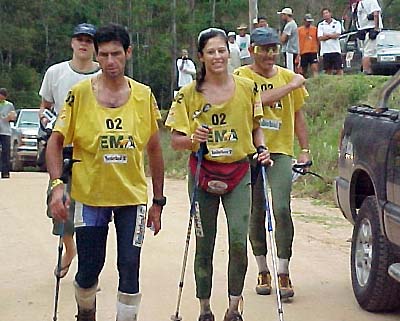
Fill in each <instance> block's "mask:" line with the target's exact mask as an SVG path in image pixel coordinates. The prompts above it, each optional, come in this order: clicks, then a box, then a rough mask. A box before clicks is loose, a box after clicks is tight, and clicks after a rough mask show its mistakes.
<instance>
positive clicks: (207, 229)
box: [188, 171, 251, 299]
mask: <svg viewBox="0 0 400 321" xmlns="http://www.w3.org/2000/svg"><path fill="white" fill-rule="evenodd" d="M189 172H190V171H189ZM188 184H189V188H188V190H189V197H190V195H191V194H192V190H193V186H194V185H193V184H194V177H193V175H191V174H190V173H189V181H188ZM220 201H222V205H223V207H224V210H225V215H226V220H227V224H228V237H229V263H228V295H234V296H239V295H241V294H242V290H243V286H244V279H245V276H246V272H247V235H248V224H249V216H250V210H251V187H250V171H249V172H248V173H247V174H246V175H245V176H244V177H243V179H242V180H241V181H240V183H239V184H238V185H237V186H236V187H235V189H234V190H233V191H231V192H229V193H227V194H225V195H222V196H219V195H215V194H211V193H208V192H206V191H204V190H202V189H201V188H199V193H198V202H199V208H200V217H201V223H202V225H203V231H204V237H196V255H195V261H194V273H195V279H196V296H197V298H199V299H209V298H210V296H211V287H212V276H213V255H214V245H215V237H216V233H217V215H218V208H219V203H220Z"/></svg>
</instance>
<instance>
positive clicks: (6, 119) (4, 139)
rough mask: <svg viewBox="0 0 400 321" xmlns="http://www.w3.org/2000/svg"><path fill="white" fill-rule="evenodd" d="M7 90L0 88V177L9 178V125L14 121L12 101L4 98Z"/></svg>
mask: <svg viewBox="0 0 400 321" xmlns="http://www.w3.org/2000/svg"><path fill="white" fill-rule="evenodd" d="M7 97H8V92H7V89H6V88H0V145H1V178H10V152H11V151H10V150H11V126H10V122H12V121H15V119H16V116H17V114H16V113H15V109H14V105H13V103H12V102H10V101H8V100H6V99H7Z"/></svg>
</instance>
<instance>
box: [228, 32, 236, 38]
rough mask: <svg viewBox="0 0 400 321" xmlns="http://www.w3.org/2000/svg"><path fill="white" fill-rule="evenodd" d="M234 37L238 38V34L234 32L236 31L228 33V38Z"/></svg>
mask: <svg viewBox="0 0 400 321" xmlns="http://www.w3.org/2000/svg"><path fill="white" fill-rule="evenodd" d="M234 36H236V32H234V31H229V32H228V37H234Z"/></svg>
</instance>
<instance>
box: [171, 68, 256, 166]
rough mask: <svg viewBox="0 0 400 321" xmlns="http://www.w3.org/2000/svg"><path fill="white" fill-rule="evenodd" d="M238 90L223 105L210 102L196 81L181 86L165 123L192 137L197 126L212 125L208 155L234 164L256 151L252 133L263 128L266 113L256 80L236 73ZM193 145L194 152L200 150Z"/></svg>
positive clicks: (216, 159) (208, 157)
mask: <svg viewBox="0 0 400 321" xmlns="http://www.w3.org/2000/svg"><path fill="white" fill-rule="evenodd" d="M233 77H234V81H235V92H234V94H233V96H232V97H231V98H230V99H229V100H228V101H226V102H225V103H223V104H218V105H216V104H209V103H208V102H207V100H206V98H205V97H204V95H203V94H202V93H201V92H198V91H196V88H195V86H196V82H192V83H191V84H188V85H186V86H184V87H183V88H181V90H180V91H179V92H178V93H177V95H176V96H175V100H174V102H173V103H172V106H171V109H170V111H169V113H168V117H167V120H166V122H165V125H166V126H167V127H169V128H171V130H176V131H178V132H181V133H183V134H186V135H187V136H190V135H191V134H192V133H194V131H195V130H196V128H198V127H199V126H201V125H207V126H209V127H210V128H211V130H210V133H209V136H208V141H207V148H208V150H209V153H208V154H207V155H205V158H206V159H208V160H212V161H215V162H220V163H232V162H235V161H238V160H241V159H243V158H245V157H246V156H247V155H249V154H251V153H254V152H255V148H254V144H253V136H252V132H253V129H254V128H257V127H259V120H260V118H261V117H262V115H263V111H262V103H261V97H260V93H259V92H258V91H257V90H256V88H255V83H254V81H250V80H248V79H244V78H241V77H237V76H235V75H234V76H233ZM196 147H197V148H198V146H193V151H196Z"/></svg>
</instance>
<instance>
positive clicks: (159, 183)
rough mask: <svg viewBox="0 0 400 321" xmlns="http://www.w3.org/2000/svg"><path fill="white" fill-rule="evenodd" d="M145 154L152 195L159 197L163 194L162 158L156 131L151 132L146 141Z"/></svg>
mask: <svg viewBox="0 0 400 321" xmlns="http://www.w3.org/2000/svg"><path fill="white" fill-rule="evenodd" d="M147 155H148V157H149V167H150V173H151V178H152V182H153V196H154V198H157V199H160V198H161V197H162V196H163V195H164V194H163V191H164V160H163V156H162V149H161V144H160V136H159V134H158V132H157V133H155V134H153V136H151V138H150V140H149V142H148V143H147Z"/></svg>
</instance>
